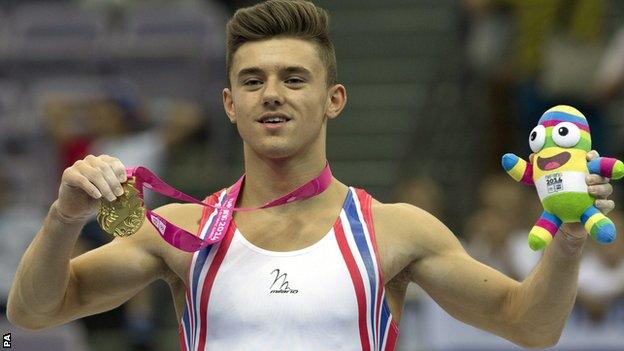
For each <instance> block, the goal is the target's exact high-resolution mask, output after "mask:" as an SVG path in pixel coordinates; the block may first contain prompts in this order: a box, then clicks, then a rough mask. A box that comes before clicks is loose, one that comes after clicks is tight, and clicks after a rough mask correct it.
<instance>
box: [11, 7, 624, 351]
mask: <svg viewBox="0 0 624 351" xmlns="http://www.w3.org/2000/svg"><path fill="white" fill-rule="evenodd" d="M255 2H256V1H244V0H240V1H225V0H222V1H218V0H203V1H199V0H198V1H191V0H189V1H164V0H163V1H147V0H144V1H139V0H134V1H129V0H128V1H123V0H82V1H79V0H74V1H60V0H57V1H26V0H19V1H18V0H2V1H0V165H1V167H0V233H1V234H0V278H1V279H0V307H2V306H4V304H5V303H6V296H7V293H8V290H9V288H10V286H11V280H12V279H13V274H14V272H15V269H16V267H17V264H18V262H19V259H20V257H21V255H22V254H23V252H24V251H25V249H26V247H27V245H28V244H29V243H30V241H31V240H32V238H33V237H34V235H35V233H36V231H37V230H38V228H39V226H40V224H41V220H42V219H43V217H44V215H45V213H46V211H47V209H48V207H49V205H50V204H51V202H52V201H53V200H54V199H55V198H56V194H57V191H58V182H59V179H60V175H61V172H62V170H63V169H64V168H65V167H67V166H69V165H71V164H73V162H75V161H76V160H77V159H80V158H82V157H84V156H85V155H87V154H89V153H94V154H102V153H107V154H111V155H114V156H117V157H119V158H120V159H122V161H124V163H125V164H126V165H129V166H132V165H144V166H147V167H149V168H151V169H152V170H154V171H155V172H156V173H157V174H159V175H160V176H161V177H162V178H163V179H165V180H166V181H167V182H168V183H170V184H171V185H173V186H175V187H176V188H178V189H180V190H182V191H184V192H186V193H188V194H191V195H193V196H196V197H204V196H206V195H207V194H211V193H212V192H214V191H215V190H217V189H219V188H221V187H223V186H226V185H229V184H231V183H232V182H234V181H235V180H236V178H237V177H238V176H239V175H240V174H241V172H242V147H241V142H240V140H239V138H238V136H237V134H236V131H235V129H233V128H232V126H231V125H230V124H229V123H228V121H227V118H226V116H225V113H224V112H223V107H222V104H221V89H222V88H223V87H224V86H225V80H224V77H225V73H224V66H225V59H224V57H225V52H224V50H225V47H224V37H225V33H224V29H225V23H226V21H227V19H228V18H229V16H231V14H232V13H233V11H234V9H236V8H237V7H240V6H243V5H250V4H253V3H255ZM316 3H317V4H319V5H321V6H322V7H324V8H326V9H327V10H329V12H330V14H331V16H332V36H333V41H334V44H335V46H336V52H337V56H338V77H339V81H340V82H342V83H344V84H345V85H346V87H347V91H348V95H349V103H348V105H347V107H346V109H345V111H344V112H343V114H342V116H341V117H340V118H338V119H336V120H333V121H331V122H330V125H329V128H328V158H329V161H330V162H331V164H332V170H333V172H334V174H335V175H336V176H337V177H338V178H339V179H341V180H342V181H343V182H345V183H347V184H351V185H354V186H358V187H363V188H365V189H367V190H368V191H369V192H370V193H371V194H372V195H373V196H375V197H376V198H377V199H379V200H381V201H384V202H389V201H400V202H408V203H412V204H415V205H417V206H419V207H422V208H424V209H426V210H428V211H430V212H431V213H433V214H434V215H436V216H437V217H438V218H440V219H441V220H442V221H443V222H444V223H446V224H447V225H448V226H449V227H450V228H451V229H452V230H453V232H455V233H456V234H457V235H458V236H459V237H460V238H461V240H462V242H463V243H464V245H465V247H466V249H467V250H468V251H469V252H470V253H471V255H473V256H474V257H475V258H477V259H478V260H480V261H482V262H484V263H486V264H488V265H491V266H493V267H495V268H496V269H499V270H501V271H502V272H504V273H506V274H508V275H510V276H512V277H514V278H515V279H518V280H522V279H524V277H526V276H527V275H528V274H529V273H530V271H531V270H532V268H533V267H534V265H535V263H536V262H537V260H539V254H536V253H533V252H531V251H530V250H529V249H528V246H527V244H526V236H527V233H528V230H529V229H530V227H531V226H532V225H533V223H534V222H535V221H536V220H537V218H538V215H539V213H540V209H541V206H540V204H539V201H538V198H537V196H536V194H535V191H534V190H533V189H530V188H525V187H524V186H522V185H519V184H517V183H515V182H513V181H512V180H511V179H510V178H509V177H508V176H507V175H506V174H505V173H504V171H503V169H502V167H501V166H500V158H501V156H502V155H503V154H504V153H506V152H514V153H516V154H518V155H521V156H523V157H525V158H526V157H527V156H528V154H529V153H530V149H529V147H528V135H529V132H530V130H531V129H532V128H533V127H534V126H535V124H536V123H537V120H538V119H539V117H540V116H541V114H542V113H543V112H544V111H545V110H546V109H548V108H549V107H551V106H553V105H556V104H561V103H563V104H569V105H573V106H575V107H577V108H579V109H580V110H581V111H582V112H583V113H584V114H585V115H586V116H587V118H588V120H589V123H590V126H591V128H592V139H593V142H594V148H596V149H597V150H598V151H599V152H600V153H601V154H602V155H604V156H611V157H617V158H619V159H622V158H624V99H623V97H624V24H623V23H624V2H622V1H619V0H548V1H544V0H462V1H460V0H384V1H381V0H379V1H374V0H340V1H329V0H322V1H320V0H319V1H316ZM613 184H614V187H615V191H616V194H615V200H616V203H617V205H618V206H619V207H623V205H622V198H621V196H622V194H623V193H624V189H622V187H621V185H620V184H618V182H614V183H613ZM165 201H167V200H165V199H161V198H156V197H152V198H150V199H148V202H149V203H150V206H158V205H160V204H162V203H164V202H165ZM609 217H610V218H612V219H613V220H614V222H615V223H616V226H617V227H618V229H619V231H620V232H622V229H623V228H624V227H623V224H624V216H623V212H622V211H621V210H620V209H618V208H616V210H615V211H613V212H612V213H611V214H609ZM108 240H110V238H109V237H108V236H106V235H105V234H103V233H101V232H100V231H99V228H98V226H97V224H95V223H94V222H93V223H90V224H89V225H87V226H86V227H85V229H84V231H83V235H82V237H81V240H80V242H79V245H78V246H77V248H76V252H75V254H76V255H78V254H80V253H82V252H85V251H87V250H90V249H92V248H95V247H97V246H99V245H103V244H105V243H106V242H107V241H108ZM584 261H585V262H583V264H582V268H581V277H580V282H579V293H578V299H577V305H576V306H575V309H574V311H573V312H572V315H571V317H570V320H569V322H568V324H567V327H566V330H565V331H564V335H563V337H562V339H561V341H560V343H559V345H558V346H557V347H556V348H555V349H557V350H624V337H623V336H622V335H623V334H622V331H624V240H623V239H622V235H620V237H619V238H618V240H617V241H616V243H614V244H613V245H609V246H605V247H600V248H598V247H597V245H594V243H588V245H587V246H586V250H585V252H584ZM1 310H2V312H4V307H2V309H1ZM7 323H8V322H7V321H6V318H5V317H4V313H2V319H1V321H0V330H1V331H2V332H3V333H6V332H11V333H12V334H13V344H14V349H17V350H40V349H43V348H45V349H46V350H48V351H54V350H113V349H114V350H176V349H178V337H177V321H176V317H175V312H174V309H173V305H172V303H171V301H170V293H169V289H168V287H167V285H166V284H165V283H164V282H158V283H155V284H153V285H152V286H150V288H148V289H146V290H145V291H144V292H143V293H141V294H139V295H137V296H136V297H135V298H133V299H132V300H131V301H129V302H128V303H126V304H124V305H123V306H121V307H119V308H117V309H115V310H113V311H111V312H107V313H104V314H101V315H97V316H92V317H88V318H85V319H82V320H80V321H77V322H74V323H71V324H69V325H66V326H63V327H59V328H54V329H51V330H48V331H45V332H41V333H27V332H24V331H21V330H19V329H18V328H16V327H13V326H10V325H9V324H7ZM399 349H400V350H513V349H517V348H516V347H514V346H513V345H512V344H510V343H508V342H506V341H504V340H503V339H501V338H498V337H496V336H492V335H489V334H487V333H485V332H481V331H479V330H477V329H474V328H472V327H469V326H466V325H463V324H461V323H459V322H457V321H455V320H454V319H452V318H451V317H449V316H448V315H447V314H446V313H445V312H444V311H442V310H441V309H440V308H439V307H437V305H436V304H435V303H434V302H433V301H432V300H431V299H430V298H428V297H427V296H426V295H425V294H424V293H423V292H422V291H421V290H419V289H418V288H417V287H415V286H412V287H411V288H410V290H409V292H408V297H407V300H406V307H405V312H404V314H403V317H402V321H401V338H400V345H399Z"/></svg>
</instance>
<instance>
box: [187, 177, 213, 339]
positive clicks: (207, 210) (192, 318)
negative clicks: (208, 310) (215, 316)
mask: <svg viewBox="0 0 624 351" xmlns="http://www.w3.org/2000/svg"><path fill="white" fill-rule="evenodd" d="M222 191H223V189H222V190H219V191H217V192H216V193H214V194H212V195H210V196H207V197H206V198H205V199H204V201H203V202H204V203H206V204H211V205H214V204H216V203H217V202H218V201H219V195H220V194H221V192H222ZM214 210H215V209H214V208H213V207H208V206H204V209H203V210H202V216H201V219H200V220H199V228H198V229H197V237H201V232H202V229H203V228H204V226H205V225H206V222H207V221H208V218H210V215H211V214H212V212H214ZM195 255H197V252H196V253H194V254H193V256H191V259H190V260H189V265H188V267H187V272H186V276H187V277H188V282H187V284H186V303H187V304H188V305H189V306H186V307H187V309H188V308H190V309H189V311H188V313H189V324H190V325H188V326H187V327H188V328H190V331H189V334H190V335H189V337H190V338H192V337H193V335H194V334H195V322H196V321H195V313H194V301H193V298H192V297H191V286H192V284H193V268H194V267H192V264H193V258H194V257H195ZM183 321H184V316H183V317H182V321H180V325H181V324H182V323H183ZM190 341H191V340H189V342H190ZM189 346H190V345H189Z"/></svg>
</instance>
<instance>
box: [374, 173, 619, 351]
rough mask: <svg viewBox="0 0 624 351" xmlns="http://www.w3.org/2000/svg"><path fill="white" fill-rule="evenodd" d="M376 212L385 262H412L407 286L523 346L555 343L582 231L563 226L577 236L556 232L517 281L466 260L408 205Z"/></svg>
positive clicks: (596, 184)
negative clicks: (384, 239)
mask: <svg viewBox="0 0 624 351" xmlns="http://www.w3.org/2000/svg"><path fill="white" fill-rule="evenodd" d="M589 184H590V185H592V186H591V187H590V192H592V193H593V194H594V195H596V197H598V198H601V197H606V196H608V195H609V194H611V191H612V188H611V186H610V185H609V184H607V183H606V180H605V179H600V177H592V176H590V180H589ZM596 206H597V207H598V208H600V209H601V210H602V211H603V212H608V211H610V210H611V209H613V206H614V204H613V202H612V201H610V200H597V201H596ZM381 207H386V209H384V210H380V209H378V210H377V211H376V212H377V214H380V215H381V216H379V217H381V218H382V221H381V222H382V223H384V224H382V223H380V224H381V225H382V226H384V227H385V228H384V229H383V230H384V231H386V232H389V233H395V234H396V235H394V236H393V238H392V241H393V242H394V243H389V245H388V244H386V245H385V246H386V250H391V252H392V256H393V257H390V260H397V258H398V260H400V261H402V262H406V261H407V262H411V263H409V264H408V265H407V266H406V268H405V269H406V270H407V272H408V274H409V276H410V278H411V280H412V281H413V282H416V283H418V284H419V285H420V286H421V287H423V288H424V289H425V290H426V291H427V292H428V293H429V294H430V295H431V296H432V297H433V298H434V299H435V300H436V301H437V302H438V303H439V304H440V305H441V306H442V307H443V308H444V309H445V310H446V311H447V312H449V313H450V314H451V315H453V316H454V317H456V318H457V319H459V320H462V321H464V322H466V323H468V324H471V325H473V326H475V327H478V328H481V329H484V330H487V331H490V332H492V333H494V334H497V335H499V336H502V337H504V338H506V339H508V340H510V341H512V342H514V343H517V344H519V345H522V346H531V347H546V346H550V345H552V344H555V343H556V342H557V341H558V340H559V337H560V335H561V331H562V330H563V327H564V325H565V321H566V319H567V317H568V315H569V313H570V310H571V309H572V307H573V304H574V298H575V296H576V286H577V281H578V269H579V262H580V254H581V250H582V244H583V243H584V240H585V238H586V233H583V230H582V226H580V225H578V224H575V225H566V227H565V228H566V231H569V230H570V229H572V228H574V229H575V230H574V231H573V233H575V234H569V233H559V235H558V236H557V237H556V239H555V240H553V242H552V243H551V244H550V245H549V247H548V248H547V250H546V251H545V253H544V255H543V258H542V260H541V261H540V263H539V264H538V266H537V267H536V268H535V269H534V271H533V272H532V273H531V275H530V276H529V277H528V278H527V279H525V280H524V281H523V282H522V283H520V282H517V281H515V280H513V279H511V278H509V277H507V276H505V275H504V274H502V273H500V272H498V271H496V270H494V269H492V268H490V267H488V266H486V265H484V264H481V263H479V262H477V261H476V260H474V259H473V258H472V257H470V256H469V255H468V254H467V253H466V251H465V250H464V249H463V247H462V246H461V244H460V243H459V241H458V240H457V238H456V237H455V236H454V235H453V233H451V231H450V230H449V229H448V228H446V226H445V225H444V224H442V223H441V222H440V221H439V220H437V219H436V218H435V217H433V216H431V215H430V214H428V213H426V212H425V211H423V210H421V209H418V208H416V207H414V206H410V205H406V204H395V205H381ZM383 218H388V219H391V220H383ZM579 233H580V234H579ZM389 266H393V263H390V265H389ZM394 273H396V270H395V272H394Z"/></svg>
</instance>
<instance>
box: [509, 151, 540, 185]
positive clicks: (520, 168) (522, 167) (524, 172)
mask: <svg viewBox="0 0 624 351" xmlns="http://www.w3.org/2000/svg"><path fill="white" fill-rule="evenodd" d="M503 168H504V169H505V171H507V174H509V176H510V177H512V178H513V179H514V180H515V181H516V182H521V183H523V184H526V185H533V184H534V183H533V165H531V164H530V163H528V162H527V161H525V160H523V159H521V158H520V157H518V156H516V155H514V154H505V155H504V156H503Z"/></svg>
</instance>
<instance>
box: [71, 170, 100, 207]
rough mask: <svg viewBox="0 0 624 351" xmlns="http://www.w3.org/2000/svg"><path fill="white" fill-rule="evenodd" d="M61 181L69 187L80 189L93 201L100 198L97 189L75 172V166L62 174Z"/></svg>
mask: <svg viewBox="0 0 624 351" xmlns="http://www.w3.org/2000/svg"><path fill="white" fill-rule="evenodd" d="M63 181H64V182H65V183H66V184H67V185H69V186H72V187H75V188H80V189H82V190H83V191H84V192H86V193H87V194H89V196H91V197H93V198H94V199H99V198H101V197H102V193H101V192H100V191H99V190H98V188H97V187H96V186H95V185H93V184H92V183H91V182H90V181H89V179H88V178H87V177H85V176H84V175H82V174H81V173H80V172H79V171H78V170H77V165H76V164H74V166H72V167H70V168H68V169H66V170H65V172H63Z"/></svg>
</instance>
